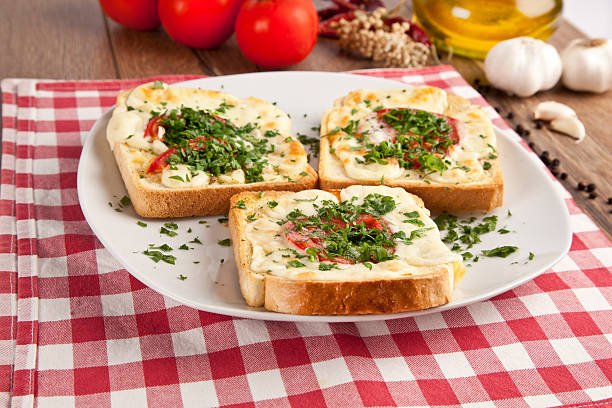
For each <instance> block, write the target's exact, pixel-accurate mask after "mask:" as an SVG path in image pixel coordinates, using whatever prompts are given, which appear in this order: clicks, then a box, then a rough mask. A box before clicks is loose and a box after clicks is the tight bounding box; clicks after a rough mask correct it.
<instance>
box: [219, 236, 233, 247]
mask: <svg viewBox="0 0 612 408" xmlns="http://www.w3.org/2000/svg"><path fill="white" fill-rule="evenodd" d="M217 244H219V245H221V246H226V247H228V246H230V245H231V244H232V241H230V239H229V238H225V239H222V240H221V241H217Z"/></svg>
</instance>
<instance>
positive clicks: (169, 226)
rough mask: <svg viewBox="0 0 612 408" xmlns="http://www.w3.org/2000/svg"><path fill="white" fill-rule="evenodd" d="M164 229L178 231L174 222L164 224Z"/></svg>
mask: <svg viewBox="0 0 612 408" xmlns="http://www.w3.org/2000/svg"><path fill="white" fill-rule="evenodd" d="M164 227H166V228H168V229H172V230H177V229H178V224H176V223H175V222H167V223H165V224H164Z"/></svg>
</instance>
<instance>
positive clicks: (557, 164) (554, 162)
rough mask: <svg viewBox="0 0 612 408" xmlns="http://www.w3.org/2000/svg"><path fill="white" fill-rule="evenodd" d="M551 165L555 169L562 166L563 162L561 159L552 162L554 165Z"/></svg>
mask: <svg viewBox="0 0 612 408" xmlns="http://www.w3.org/2000/svg"><path fill="white" fill-rule="evenodd" d="M550 164H551V166H553V167H557V166H559V165H560V164H561V161H560V160H559V159H554V160H553V161H552V163H550Z"/></svg>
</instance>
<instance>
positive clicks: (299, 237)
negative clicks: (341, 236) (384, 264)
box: [282, 214, 395, 264]
mask: <svg viewBox="0 0 612 408" xmlns="http://www.w3.org/2000/svg"><path fill="white" fill-rule="evenodd" d="M329 221H330V222H332V223H334V224H335V225H337V228H336V229H344V228H346V222H344V221H343V220H341V219H339V218H335V219H332V220H329ZM358 224H365V225H366V227H368V228H375V229H377V230H379V231H382V230H383V229H386V230H387V233H388V234H389V235H392V232H391V228H390V227H389V224H387V222H386V221H385V220H383V219H377V218H376V217H374V216H372V215H370V214H361V215H360V216H359V217H358V218H357V220H356V221H355V225H358ZM282 228H283V232H284V233H285V237H286V238H287V240H288V241H289V242H291V243H292V244H293V245H295V246H296V247H298V248H299V249H302V250H304V251H305V250H306V249H308V248H316V249H322V250H323V249H325V247H324V246H323V238H321V237H320V236H312V234H313V233H315V232H319V233H320V232H321V230H320V229H319V228H317V227H310V228H305V229H303V230H301V231H296V230H295V223H294V222H292V221H287V222H286V223H284V224H283V226H282ZM387 249H388V250H389V251H391V253H394V252H395V248H393V247H392V248H387ZM318 257H319V262H322V261H329V262H338V263H341V264H355V263H356V262H353V261H351V260H349V259H347V258H344V257H341V256H337V257H332V258H329V257H327V256H325V254H324V252H323V251H321V252H319V254H318Z"/></svg>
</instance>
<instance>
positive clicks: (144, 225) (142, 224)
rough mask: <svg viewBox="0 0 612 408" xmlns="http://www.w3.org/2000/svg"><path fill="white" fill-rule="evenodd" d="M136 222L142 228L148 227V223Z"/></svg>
mask: <svg viewBox="0 0 612 408" xmlns="http://www.w3.org/2000/svg"><path fill="white" fill-rule="evenodd" d="M136 224H138V225H140V226H141V227H142V228H146V227H147V224H146V223H144V222H142V221H137V222H136Z"/></svg>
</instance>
